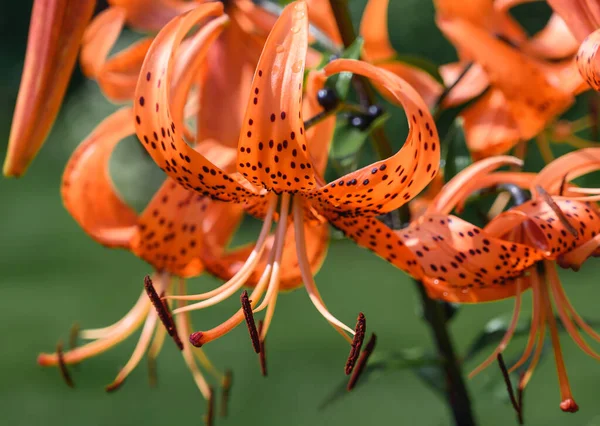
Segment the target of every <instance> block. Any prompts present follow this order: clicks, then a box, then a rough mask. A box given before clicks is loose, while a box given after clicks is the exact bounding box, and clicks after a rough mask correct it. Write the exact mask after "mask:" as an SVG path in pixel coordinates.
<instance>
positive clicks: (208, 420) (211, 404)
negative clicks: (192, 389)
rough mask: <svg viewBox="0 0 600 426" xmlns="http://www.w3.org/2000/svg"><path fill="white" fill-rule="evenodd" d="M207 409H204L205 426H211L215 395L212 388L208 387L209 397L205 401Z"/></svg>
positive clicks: (213, 415) (213, 416)
mask: <svg viewBox="0 0 600 426" xmlns="http://www.w3.org/2000/svg"><path fill="white" fill-rule="evenodd" d="M207 407H208V408H207V410H206V426H213V424H214V418H215V397H214V392H213V388H210V397H209V398H208V401H207Z"/></svg>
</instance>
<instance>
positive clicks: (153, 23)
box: [108, 0, 198, 31]
mask: <svg viewBox="0 0 600 426" xmlns="http://www.w3.org/2000/svg"><path fill="white" fill-rule="evenodd" d="M108 3H109V4H110V5H111V6H117V7H122V8H123V9H125V10H126V11H127V23H128V24H129V25H130V26H132V27H133V28H135V29H137V30H141V31H159V30H160V29H161V28H162V27H163V26H165V25H166V23H167V22H169V21H170V20H171V19H173V18H175V17H176V16H178V15H180V14H182V13H184V12H187V11H189V10H191V9H194V8H195V7H197V6H198V2H197V1H182V0H109V1H108Z"/></svg>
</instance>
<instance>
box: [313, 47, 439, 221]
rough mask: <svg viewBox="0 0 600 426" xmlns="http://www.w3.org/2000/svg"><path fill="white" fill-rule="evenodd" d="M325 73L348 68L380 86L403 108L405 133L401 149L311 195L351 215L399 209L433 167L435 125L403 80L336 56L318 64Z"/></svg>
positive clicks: (436, 143)
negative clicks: (334, 58)
mask: <svg viewBox="0 0 600 426" xmlns="http://www.w3.org/2000/svg"><path fill="white" fill-rule="evenodd" d="M324 71H325V74H326V75H332V74H336V73H339V72H343V71H349V72H352V73H355V74H358V75H362V76H365V77H367V78H369V79H371V80H372V81H374V82H375V83H376V84H377V85H379V86H380V87H381V89H382V90H384V91H385V92H386V93H387V96H388V97H389V98H390V99H394V100H395V102H394V103H395V104H397V105H401V106H402V107H403V108H404V113H405V114H406V117H407V120H408V123H409V133H408V137H407V138H406V141H405V142H404V145H403V147H402V148H401V149H400V150H399V151H398V152H397V153H396V154H394V155H393V156H391V157H389V158H388V159H385V160H381V161H378V162H376V163H373V164H371V165H370V166H367V167H364V168H362V169H359V170H357V171H355V172H352V173H349V174H347V175H345V176H343V177H341V178H339V179H337V180H335V181H333V182H331V183H329V184H327V185H325V186H324V187H322V188H319V189H318V190H316V191H314V192H313V194H314V196H315V197H317V199H318V200H319V201H320V202H321V203H322V205H323V206H324V208H326V209H329V208H333V209H334V210H336V211H338V212H339V211H345V212H347V213H350V212H353V213H356V214H373V215H375V214H380V213H385V212H388V211H391V210H394V209H396V208H398V207H400V206H401V205H402V204H405V203H407V202H408V201H409V200H410V199H411V198H413V197H414V196H415V195H417V194H418V193H419V192H421V190H422V189H423V188H425V187H426V186H427V184H428V183H429V182H430V181H431V180H432V179H433V177H434V176H435V175H436V173H437V171H438V169H439V162H440V149H439V148H440V147H439V137H438V134H437V129H436V127H435V124H434V121H433V118H432V117H431V114H430V113H429V110H428V108H427V105H425V102H424V101H423V99H422V98H421V97H420V96H419V94H418V93H417V92H416V91H415V90H414V89H413V88H412V87H411V86H410V85H409V84H408V83H406V82H405V81H404V80H402V79H401V78H399V77H398V76H396V75H394V74H392V73H390V72H389V71H386V70H382V69H380V68H378V67H376V66H374V65H371V64H368V63H366V62H361V61H354V60H349V59H338V60H335V61H333V62H331V63H329V64H328V65H327V66H326V67H325V68H324Z"/></svg>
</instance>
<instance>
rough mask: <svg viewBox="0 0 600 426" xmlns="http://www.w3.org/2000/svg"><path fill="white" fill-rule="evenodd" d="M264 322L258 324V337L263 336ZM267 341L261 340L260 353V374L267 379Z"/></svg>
mask: <svg viewBox="0 0 600 426" xmlns="http://www.w3.org/2000/svg"><path fill="white" fill-rule="evenodd" d="M262 329H263V322H262V320H260V321H259V322H258V335H259V336H260V335H261V334H262ZM265 340H266V338H265V339H260V338H259V343H260V352H259V353H258V360H259V361H260V373H261V374H262V375H263V377H267V353H266V352H265Z"/></svg>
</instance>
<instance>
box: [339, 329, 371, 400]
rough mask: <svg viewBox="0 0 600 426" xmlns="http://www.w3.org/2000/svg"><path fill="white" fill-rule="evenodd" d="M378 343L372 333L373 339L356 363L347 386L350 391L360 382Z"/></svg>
mask: <svg viewBox="0 0 600 426" xmlns="http://www.w3.org/2000/svg"><path fill="white" fill-rule="evenodd" d="M376 343H377V336H376V335H375V333H372V334H371V338H370V339H369V341H368V342H367V345H366V346H365V349H364V350H363V351H362V353H361V354H360V358H359V359H358V362H357V363H356V367H355V368H354V371H353V372H352V376H350V381H349V382H348V385H347V386H346V389H348V390H349V391H351V390H352V389H354V387H355V386H356V382H357V381H358V379H359V377H360V375H361V373H362V372H363V370H364V369H365V366H366V365H367V361H368V360H369V357H370V356H371V354H372V353H373V350H374V349H375V344H376Z"/></svg>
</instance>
